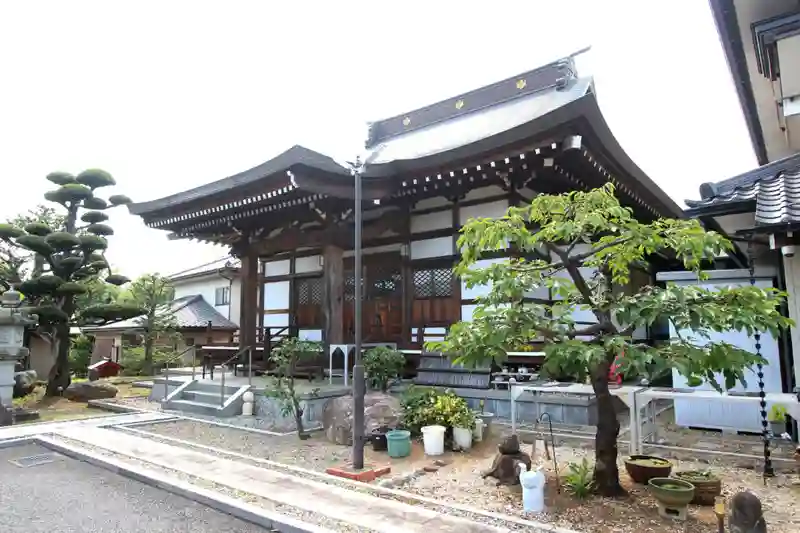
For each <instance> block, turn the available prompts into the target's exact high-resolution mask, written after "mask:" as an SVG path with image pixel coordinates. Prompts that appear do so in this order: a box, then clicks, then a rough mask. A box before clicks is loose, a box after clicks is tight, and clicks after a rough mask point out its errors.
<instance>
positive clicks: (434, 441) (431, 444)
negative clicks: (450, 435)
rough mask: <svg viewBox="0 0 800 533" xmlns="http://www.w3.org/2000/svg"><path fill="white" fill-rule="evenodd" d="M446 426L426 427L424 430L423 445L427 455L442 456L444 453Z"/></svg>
mask: <svg viewBox="0 0 800 533" xmlns="http://www.w3.org/2000/svg"><path fill="white" fill-rule="evenodd" d="M446 429H447V428H445V427H444V426H425V427H423V428H422V445H423V446H424V448H425V455H442V454H443V453H444V432H445V430H446Z"/></svg>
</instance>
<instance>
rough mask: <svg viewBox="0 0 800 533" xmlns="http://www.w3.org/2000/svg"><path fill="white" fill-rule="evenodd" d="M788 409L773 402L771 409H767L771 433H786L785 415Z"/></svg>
mask: <svg viewBox="0 0 800 533" xmlns="http://www.w3.org/2000/svg"><path fill="white" fill-rule="evenodd" d="M788 414H789V413H788V411H787V410H786V407H784V406H782V405H779V404H775V405H773V406H772V409H770V410H769V417H767V419H768V420H769V426H770V430H771V431H772V434H773V435H775V436H776V437H780V436H781V435H783V434H784V433H786V415H788Z"/></svg>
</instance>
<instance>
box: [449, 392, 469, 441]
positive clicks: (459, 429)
mask: <svg viewBox="0 0 800 533" xmlns="http://www.w3.org/2000/svg"><path fill="white" fill-rule="evenodd" d="M459 399H460V398H459ZM450 427H452V428H453V443H454V444H455V447H456V448H459V449H461V450H469V449H470V448H472V430H473V429H474V428H475V415H474V414H473V413H472V411H470V410H469V408H468V407H467V404H466V402H464V407H463V408H462V409H459V410H458V411H456V412H455V413H453V414H452V415H451V417H450Z"/></svg>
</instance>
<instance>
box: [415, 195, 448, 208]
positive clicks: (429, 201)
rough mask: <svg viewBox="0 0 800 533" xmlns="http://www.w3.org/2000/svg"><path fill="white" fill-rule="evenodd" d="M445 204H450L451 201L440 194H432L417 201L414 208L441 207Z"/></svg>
mask: <svg viewBox="0 0 800 533" xmlns="http://www.w3.org/2000/svg"><path fill="white" fill-rule="evenodd" d="M445 205H452V204H451V202H450V201H449V200H448V199H447V198H444V197H442V196H434V197H433V198H425V199H424V200H420V201H419V202H417V205H416V206H414V209H416V210H418V211H421V210H423V209H432V208H434V207H442V206H445Z"/></svg>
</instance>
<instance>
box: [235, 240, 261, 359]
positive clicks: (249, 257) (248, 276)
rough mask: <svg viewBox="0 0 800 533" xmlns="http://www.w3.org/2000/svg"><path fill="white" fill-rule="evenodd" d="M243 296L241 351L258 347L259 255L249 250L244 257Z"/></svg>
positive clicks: (241, 308) (240, 333) (241, 303)
mask: <svg viewBox="0 0 800 533" xmlns="http://www.w3.org/2000/svg"><path fill="white" fill-rule="evenodd" d="M241 276H242V296H241V301H240V306H241V307H240V309H239V349H243V348H245V347H246V346H255V345H256V340H257V339H256V333H257V332H256V328H257V327H258V293H259V290H258V281H259V280H258V255H257V254H255V253H254V252H253V251H251V250H248V251H247V252H246V253H245V254H244V255H243V256H242V270H241Z"/></svg>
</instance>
